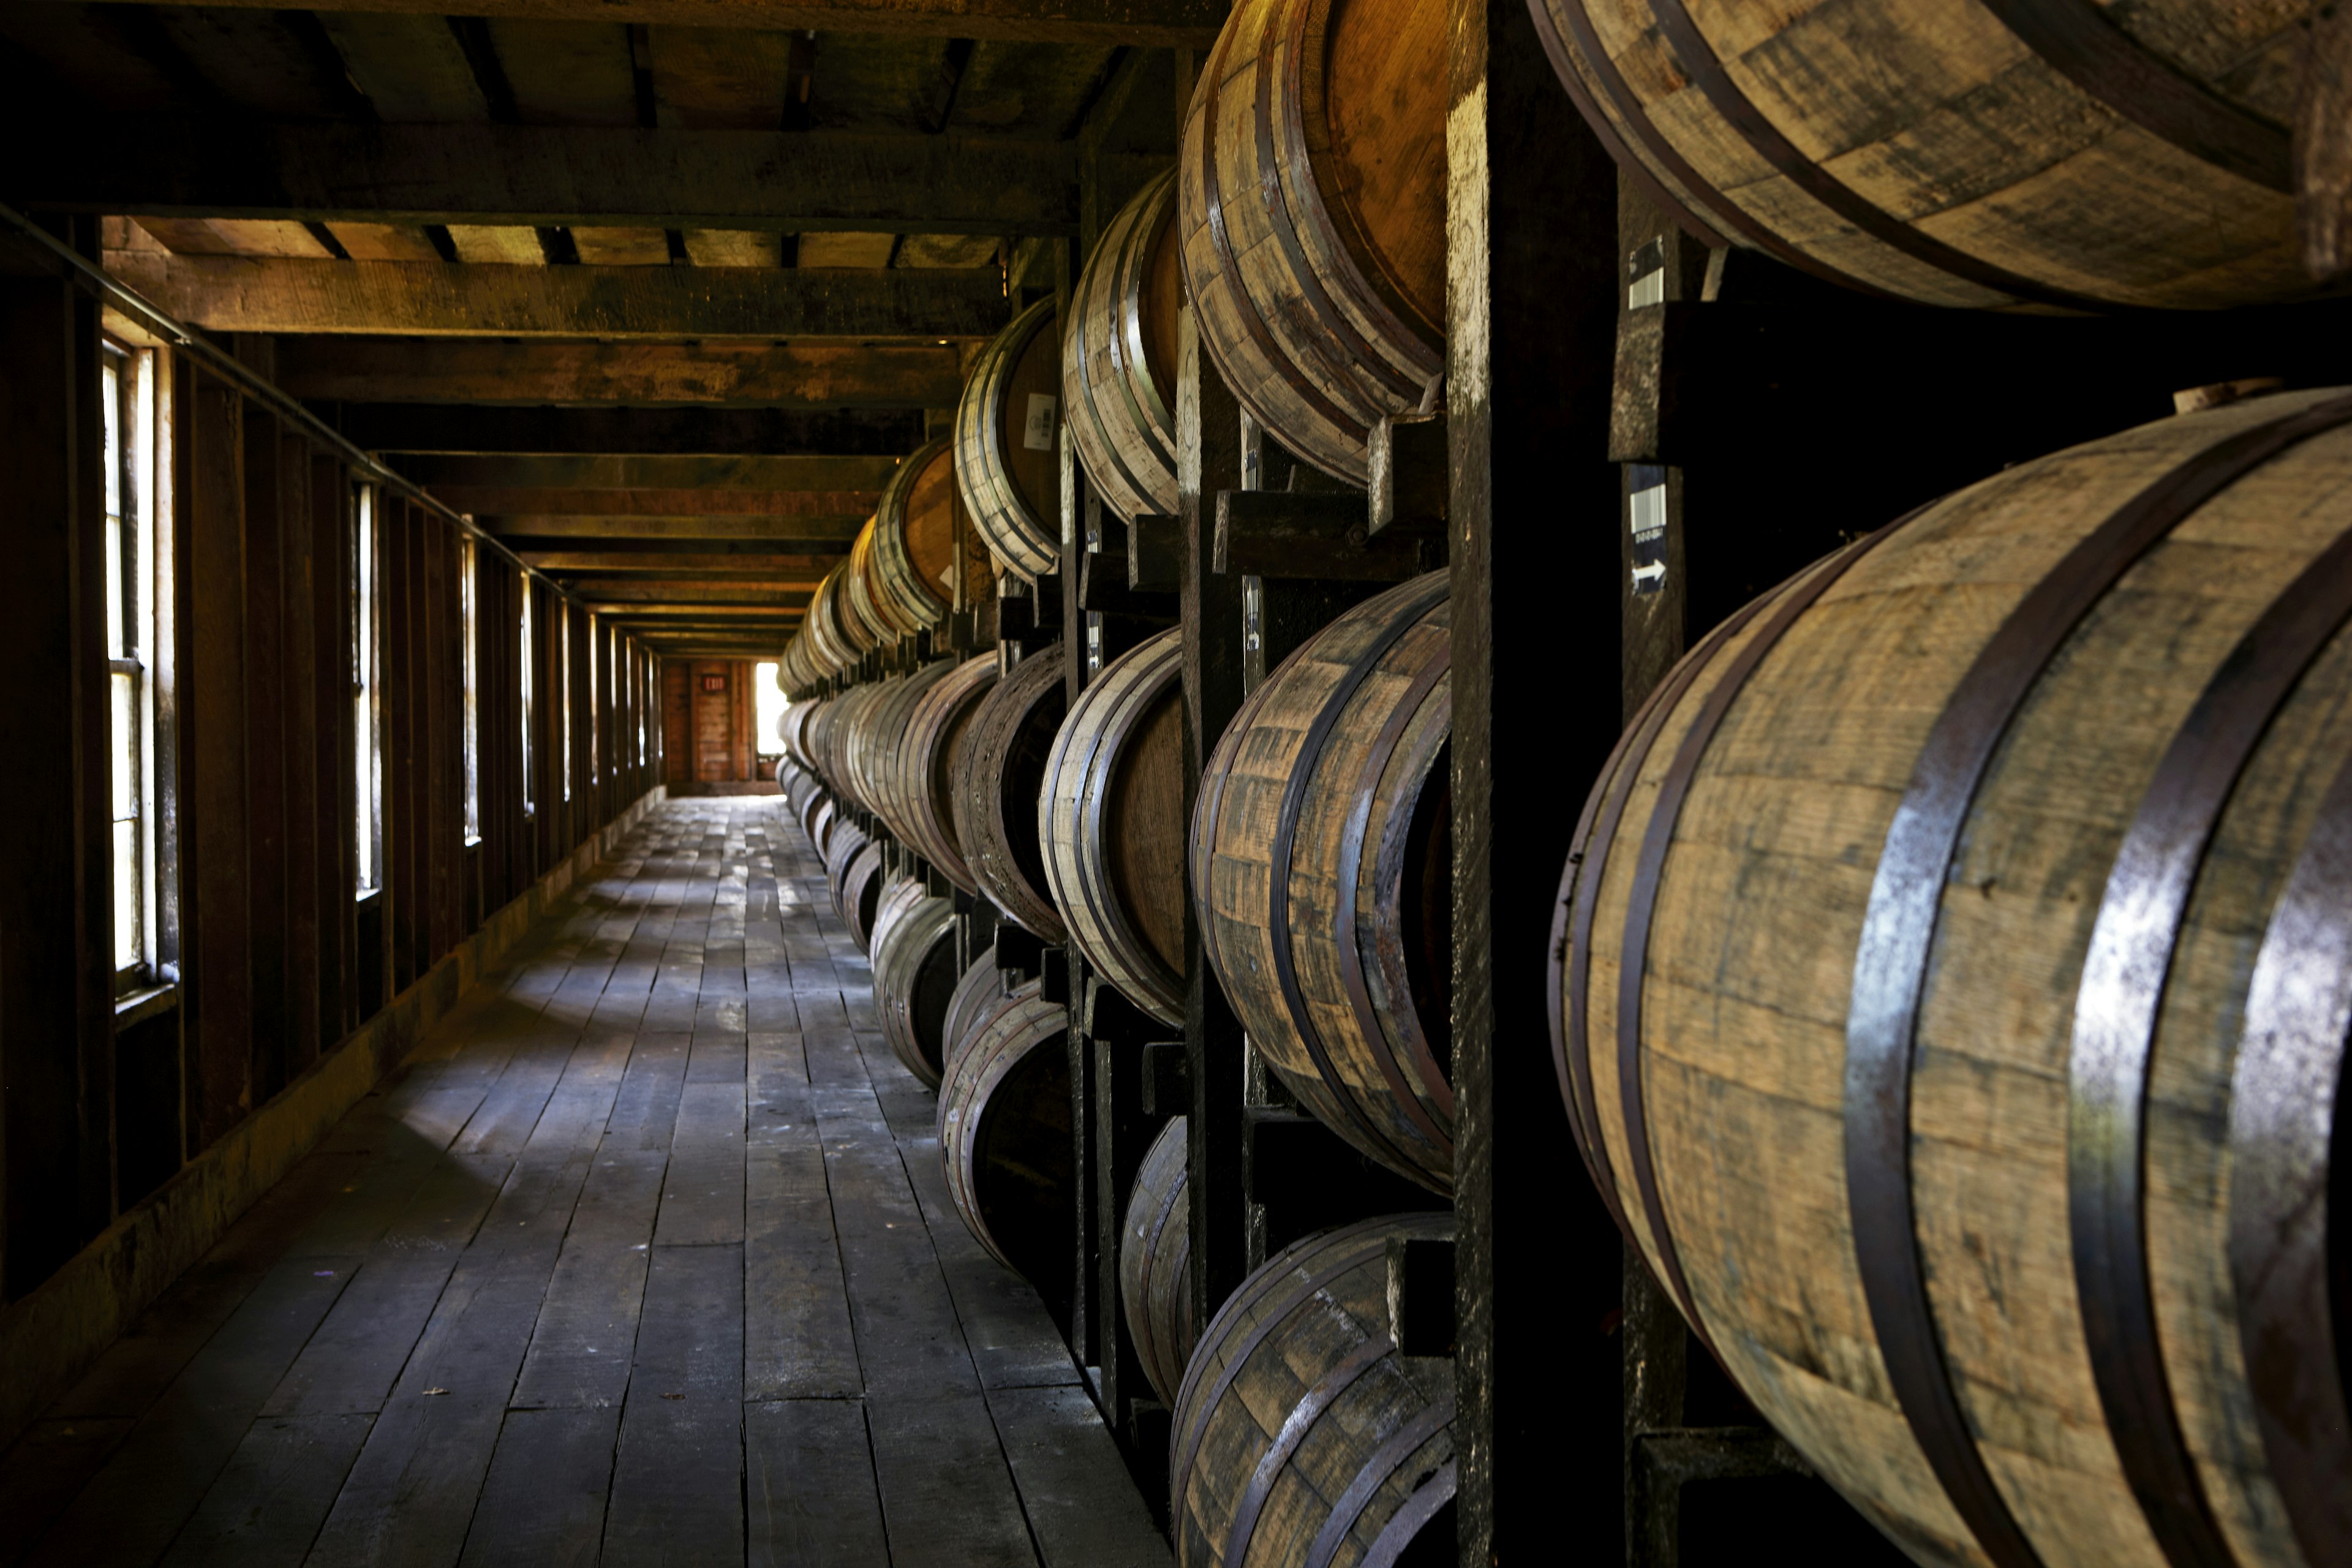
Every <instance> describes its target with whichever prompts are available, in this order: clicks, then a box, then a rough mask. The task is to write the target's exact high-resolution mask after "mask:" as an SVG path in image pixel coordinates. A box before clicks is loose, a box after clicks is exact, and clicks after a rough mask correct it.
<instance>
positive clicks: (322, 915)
mask: <svg viewBox="0 0 2352 1568" xmlns="http://www.w3.org/2000/svg"><path fill="white" fill-rule="evenodd" d="M351 495H352V486H351V476H350V473H349V471H348V470H347V469H345V468H344V467H343V465H342V464H341V462H340V461H338V460H337V459H336V458H331V457H329V456H327V455H326V454H325V453H323V452H321V453H316V454H314V455H313V456H312V457H311V459H310V599H309V605H310V619H311V623H312V625H313V626H314V627H315V628H316V633H315V637H316V640H315V641H314V643H313V645H312V648H311V654H312V658H311V662H310V666H309V667H308V668H309V669H310V676H311V679H310V692H311V699H310V700H311V702H312V703H313V705H314V712H315V715H316V719H315V725H314V729H313V732H312V734H311V736H310V767H311V773H312V777H313V779H314V780H315V782H316V790H315V795H314V798H313V800H312V803H311V805H312V816H311V821H312V825H313V826H312V832H313V834H314V836H315V837H314V839H313V842H314V844H315V845H316V847H317V859H316V866H315V871H316V876H315V879H314V882H313V885H314V887H315V888H316V889H317V892H316V895H315V896H316V898H317V900H318V910H319V999H318V1010H317V1017H318V1029H319V1038H320V1041H321V1043H323V1044H327V1045H331V1044H333V1043H334V1042H335V1041H337V1040H340V1039H341V1038H342V1037H343V1036H345V1035H346V1034H348V1033H350V1032H351V1029H352V1025H353V1024H355V1023H356V1022H357V1020H356V1019H354V1018H353V1017H352V1016H351V997H352V990H353V984H352V983H353V978H354V975H355V973H356V970H357V964H358V962H359V950H358V944H357V931H356V930H355V928H354V923H353V911H352V891H353V888H354V884H355V883H356V882H357V880H358V877H357V871H358V864H357V860H356V857H355V842H354V839H353V836H352V821H353V819H354V816H355V812H356V807H355V806H354V805H353V804H352V803H353V802H354V800H355V799H356V798H357V795H358V779H357V777H356V773H355V770H356V767H357V763H356V761H355V759H354V757H353V754H352V604H351V592H350V574H351V569H352V567H351V531H350V516H351V505H352V500H351Z"/></svg>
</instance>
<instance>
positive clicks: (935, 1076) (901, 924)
mask: <svg viewBox="0 0 2352 1568" xmlns="http://www.w3.org/2000/svg"><path fill="white" fill-rule="evenodd" d="M908 886H913V887H919V886H920V884H919V883H913V882H910V883H908ZM959 978H960V977H959V976H958V974H957V973H956V967H955V906H954V904H953V903H951V902H950V900H946V899H924V900H922V901H921V902H920V903H919V905H918V906H917V907H916V908H914V909H912V910H908V911H907V913H906V914H905V916H904V917H903V918H902V919H900V920H898V921H896V922H894V923H893V924H892V925H891V926H890V927H889V929H888V930H887V931H886V932H885V933H884V934H883V935H881V936H879V937H877V938H876V939H875V943H874V1004H875V1007H876V1009H877V1011H878V1012H880V1014H881V1015H882V1033H883V1034H884V1036H885V1037H887V1038H888V1040H889V1042H890V1049H891V1052H892V1054H894V1055H895V1056H897V1057H898V1059H899V1060H900V1061H901V1062H904V1063H905V1064H906V1067H907V1070H908V1072H911V1073H913V1074H914V1075H915V1076H916V1078H918V1079H921V1080H922V1082H923V1084H924V1086H925V1087H927V1088H930V1089H937V1088H938V1087H939V1084H940V1074H941V1072H942V1071H943V1070H944V1068H945V1065H946V1025H947V1013H948V1003H949V1000H950V997H951V996H952V995H953V994H954V990H955V986H956V983H957V981H958V979H959Z"/></svg>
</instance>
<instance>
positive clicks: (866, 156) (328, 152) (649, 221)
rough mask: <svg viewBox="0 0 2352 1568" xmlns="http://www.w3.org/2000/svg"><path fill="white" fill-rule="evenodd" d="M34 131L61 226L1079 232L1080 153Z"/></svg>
mask: <svg viewBox="0 0 2352 1568" xmlns="http://www.w3.org/2000/svg"><path fill="white" fill-rule="evenodd" d="M45 129H46V131H47V135H46V137H45V139H44V146H45V147H46V148H47V152H46V153H44V155H43V156H42V157H40V158H37V159H28V160H25V161H24V166H23V167H21V168H19V169H17V170H16V171H13V172H12V175H11V178H12V181H13V182H14V186H15V191H14V195H13V197H12V199H14V200H16V201H17V202H18V203H19V204H21V205H24V206H26V207H28V208H37V209H47V210H50V211H56V212H84V213H127V214H131V215H132V216H141V217H145V216H156V217H181V216H189V217H202V218H224V217H226V218H267V219H280V220H293V221H297V222H303V223H334V222H337V221H356V222H370V223H391V224H404V225H421V224H457V225H466V226H496V227H518V228H531V227H561V226H587V227H597V228H646V229H653V230H656V231H658V230H662V229H689V228H691V229H720V230H737V231H743V230H759V231H765V232H769V233H775V234H822V233H827V232H834V231H840V232H845V233H877V232H878V233H884V234H961V235H982V236H990V237H993V236H997V235H1075V234H1076V232H1077V230H1078V163H1077V150H1076V143H1075V142H1007V141H999V140H995V139H992V138H988V137H979V136H964V135H956V134H948V135H940V136H874V135H856V134H849V133H844V132H771V131H680V130H659V131H648V130H637V129H634V128H626V127H613V126H577V125H567V126H545V125H497V124H471V125H382V124H374V123H368V122H330V123H325V124H308V123H299V122H289V121H229V120H216V119H209V118H207V119H202V120H195V119H181V118H166V117H155V116H109V117H106V118H103V119H96V120H91V121H82V122H78V123H74V124H71V125H53V126H48V127H46V128H45ZM1105 156H1106V157H1107V158H1111V159H1112V161H1113V162H1114V163H1117V162H1118V159H1119V158H1121V157H1123V158H1125V159H1126V161H1127V162H1129V163H1134V164H1135V165H1136V168H1135V169H1133V170H1128V171H1125V172H1124V173H1125V174H1126V175H1129V176H1131V175H1133V174H1138V173H1140V174H1144V175H1146V176H1147V177H1148V175H1149V174H1150V172H1152V171H1153V170H1155V169H1157V168H1161V167H1165V166H1166V163H1167V160H1166V159H1165V158H1147V157H1139V156H1135V155H1126V154H1120V155H1116V156H1114V155H1112V154H1105ZM1110 172H1111V173H1113V174H1119V173H1120V171H1118V170H1113V171H1110ZM656 269H657V268H656ZM708 270H710V271H714V272H755V271H760V270H762V269H761V268H740V267H719V268H709V269H708Z"/></svg>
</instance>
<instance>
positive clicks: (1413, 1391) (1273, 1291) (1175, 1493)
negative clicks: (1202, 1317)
mask: <svg viewBox="0 0 2352 1568" xmlns="http://www.w3.org/2000/svg"><path fill="white" fill-rule="evenodd" d="M1450 1229H1451V1222H1450V1220H1448V1219H1446V1218H1444V1217H1440V1216H1434V1215H1411V1216H1407V1215H1398V1216H1395V1217H1392V1218H1388V1219H1375V1220H1366V1221H1364V1222H1362V1223H1361V1224H1359V1225H1353V1226H1346V1227H1345V1228H1343V1229H1340V1230H1336V1231H1321V1232H1318V1233H1316V1234H1315V1235H1313V1236H1310V1237H1306V1238H1305V1239H1303V1240H1301V1241H1298V1242H1296V1243H1294V1244H1293V1245H1291V1246H1290V1247H1286V1248H1285V1249H1284V1250H1283V1251H1281V1252H1280V1253H1278V1254H1276V1256H1275V1257H1273V1258H1268V1259H1267V1260H1266V1263H1265V1267H1264V1268H1260V1269H1258V1270H1257V1271H1256V1272H1255V1273H1253V1274H1252V1275H1251V1276H1250V1277H1249V1278H1248V1279H1245V1280H1244V1281H1243V1283H1242V1286H1241V1289H1238V1290H1236V1291H1234V1294H1233V1297H1232V1299H1231V1300H1228V1301H1226V1303H1225V1304H1224V1305H1223V1307H1222V1308H1220V1309H1219V1310H1218V1311H1217V1313H1216V1315H1215V1316H1214V1317H1213V1318H1212V1319H1211V1320H1210V1321H1209V1324H1208V1326H1207V1328H1206V1329H1204V1330H1203V1331H1202V1334H1201V1342H1200V1348H1199V1349H1198V1350H1196V1351H1195V1352H1193V1354H1192V1363H1191V1364H1190V1366H1189V1367H1188V1368H1187V1369H1186V1371H1185V1374H1184V1384H1183V1387H1182V1389H1181V1393H1180V1394H1179V1396H1178V1399H1177V1402H1176V1418H1175V1429H1174V1436H1173V1438H1172V1440H1171V1447H1170V1458H1169V1477H1170V1482H1169V1484H1170V1496H1171V1512H1172V1515H1173V1518H1172V1521H1171V1534H1172V1535H1173V1537H1174V1539H1175V1543H1176V1561H1177V1562H1178V1563H1181V1564H1183V1565H1184V1568H1209V1565H1211V1564H1215V1565H1217V1568H1275V1565H1276V1564H1291V1563H1297V1564H1300V1565H1302V1568H1305V1565H1309V1564H1312V1565H1315V1568H1328V1565H1329V1564H1333V1563H1348V1564H1354V1563H1365V1562H1368V1561H1374V1562H1385V1563H1393V1562H1395V1561H1396V1557H1395V1556H1394V1555H1393V1552H1395V1550H1396V1547H1397V1542H1395V1540H1394V1539H1393V1538H1392V1537H1391V1539H1390V1540H1389V1541H1388V1542H1385V1543H1382V1542H1381V1538H1382V1535H1383V1533H1384V1531H1387V1530H1388V1529H1389V1527H1390V1526H1391V1523H1393V1522H1395V1521H1399V1520H1400V1519H1402V1520H1403V1521H1404V1522H1403V1524H1402V1525H1401V1526H1400V1531H1401V1532H1402V1533H1405V1534H1407V1535H1408V1537H1409V1536H1410V1534H1411V1533H1413V1532H1414V1531H1413V1529H1412V1525H1413V1516H1414V1515H1416V1514H1421V1513H1422V1511H1423V1508H1425V1507H1426V1506H1427V1505H1429V1504H1430V1503H1432V1502H1433V1501H1434V1500H1435V1499H1436V1498H1437V1497H1438V1496H1439V1495H1441V1494H1442V1495H1443V1496H1445V1497H1450V1496H1451V1495H1452V1492H1453V1489H1454V1467H1453V1459H1454V1431H1453V1420H1452V1417H1453V1410H1454V1389H1453V1363H1452V1362H1451V1361H1450V1360H1444V1359H1438V1358H1418V1357H1416V1358H1412V1359H1408V1358H1406V1357H1403V1356H1401V1355H1399V1354H1397V1352H1396V1346H1395V1344H1394V1342H1391V1340H1390V1338H1389V1307H1388V1243H1389V1240H1390V1238H1391V1237H1442V1236H1444V1235H1447V1234H1448V1233H1449V1232H1450ZM1433 1488H1434V1489H1436V1491H1434V1492H1431V1491H1429V1489H1433ZM1416 1500H1418V1503H1419V1505H1420V1506H1416ZM1376 1543H1381V1544H1385V1545H1386V1546H1387V1547H1388V1550H1389V1552H1390V1553H1391V1554H1389V1555H1381V1553H1380V1552H1378V1551H1376V1549H1375V1548H1376Z"/></svg>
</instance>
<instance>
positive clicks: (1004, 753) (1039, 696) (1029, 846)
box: [954, 643, 1066, 942]
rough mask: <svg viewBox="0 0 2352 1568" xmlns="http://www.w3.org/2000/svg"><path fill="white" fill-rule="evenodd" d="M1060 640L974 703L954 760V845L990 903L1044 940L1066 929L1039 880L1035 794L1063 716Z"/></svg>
mask: <svg viewBox="0 0 2352 1568" xmlns="http://www.w3.org/2000/svg"><path fill="white" fill-rule="evenodd" d="M1064 702H1065V688H1064V686H1063V681H1062V664H1061V645H1060V644H1059V643H1055V644H1054V645H1053V646H1052V647H1047V648H1045V649H1042V650H1040V651H1038V652H1036V653H1034V654H1031V655H1030V656H1029V657H1028V658H1024V659H1023V660H1022V661H1021V662H1020V663H1019V664H1018V665H1016V666H1014V667H1013V672H1012V673H1011V674H1010V675H1007V676H1005V677H1004V678H1003V679H1000V680H999V681H997V683H996V685H995V687H994V689H992V690H991V691H990V692H989V694H988V695H987V696H986V697H985V698H983V699H982V700H981V704H980V707H979V710H977V711H976V712H975V713H973V715H972V718H971V731H970V733H969V734H968V735H967V736H966V737H965V740H964V742H963V745H962V746H961V748H960V749H959V750H958V752H957V753H956V758H955V773H956V784H955V799H954V808H955V826H956V843H957V845H958V847H961V849H962V851H963V858H964V864H965V865H966V866H967V867H969V868H971V874H972V877H973V878H974V879H976V880H977V881H978V882H979V883H980V886H981V889H982V891H983V892H985V893H986V894H987V895H988V896H989V898H990V899H992V900H994V902H995V904H996V907H997V908H998V909H1000V910H1003V912H1004V913H1005V914H1007V915H1009V916H1011V917H1012V918H1013V920H1015V921H1019V922H1020V923H1021V925H1023V926H1024V927H1025V928H1026V929H1028V930H1029V931H1034V932H1036V933H1037V934H1038V935H1039V936H1042V937H1044V938H1045V940H1046V941H1047V942H1060V941H1062V940H1063V939H1064V937H1065V935H1066V930H1065V928H1064V926H1063V924H1062V917H1061V914H1060V913H1059V912H1058V911H1057V910H1055V908H1054V901H1053V898H1052V896H1051V894H1050V893H1049V891H1048V890H1047V887H1046V882H1045V850H1044V846H1043V845H1042V844H1041V843H1040V842H1039V840H1038V837H1037V799H1038V795H1039V792H1040V791H1041V790H1042V789H1043V787H1044V783H1045V763H1046V759H1047V756H1048V755H1049V753H1050V752H1051V751H1052V748H1053V744H1054V736H1055V733H1056V732H1057V731H1059V730H1060V728H1061V724H1062V716H1063V713H1064Z"/></svg>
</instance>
